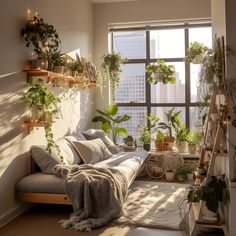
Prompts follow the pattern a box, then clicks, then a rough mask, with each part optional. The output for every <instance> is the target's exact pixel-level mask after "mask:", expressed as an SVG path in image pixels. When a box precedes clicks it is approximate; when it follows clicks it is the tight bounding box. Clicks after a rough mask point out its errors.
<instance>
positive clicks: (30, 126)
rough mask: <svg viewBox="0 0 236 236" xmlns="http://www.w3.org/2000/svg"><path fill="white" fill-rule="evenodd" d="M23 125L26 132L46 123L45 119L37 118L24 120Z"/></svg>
mask: <svg viewBox="0 0 236 236" xmlns="http://www.w3.org/2000/svg"><path fill="white" fill-rule="evenodd" d="M24 123H25V127H26V128H27V131H28V134H30V132H31V131H32V130H33V129H34V128H39V127H44V126H45V125H46V124H47V121H38V120H33V119H31V120H25V121H24Z"/></svg>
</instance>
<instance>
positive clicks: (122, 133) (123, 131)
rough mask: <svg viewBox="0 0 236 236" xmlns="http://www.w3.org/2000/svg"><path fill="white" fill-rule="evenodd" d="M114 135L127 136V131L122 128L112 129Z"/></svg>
mask: <svg viewBox="0 0 236 236" xmlns="http://www.w3.org/2000/svg"><path fill="white" fill-rule="evenodd" d="M114 133H115V134H116V135H117V134H120V135H123V136H125V135H127V131H126V128H123V127H115V128H114Z"/></svg>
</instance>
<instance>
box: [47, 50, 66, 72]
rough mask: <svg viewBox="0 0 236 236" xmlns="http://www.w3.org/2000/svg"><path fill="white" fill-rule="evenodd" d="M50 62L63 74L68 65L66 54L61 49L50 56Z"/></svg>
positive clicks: (55, 70)
mask: <svg viewBox="0 0 236 236" xmlns="http://www.w3.org/2000/svg"><path fill="white" fill-rule="evenodd" d="M50 64H51V65H52V68H53V71H54V72H55V73H58V74H63V73H64V69H65V65H66V59H65V54H64V53H61V52H60V51H56V52H53V53H52V54H51V56H50Z"/></svg>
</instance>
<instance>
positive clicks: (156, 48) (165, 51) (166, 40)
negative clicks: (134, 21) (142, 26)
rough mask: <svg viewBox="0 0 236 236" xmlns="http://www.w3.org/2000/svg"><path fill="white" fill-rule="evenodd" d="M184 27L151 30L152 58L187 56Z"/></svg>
mask: <svg viewBox="0 0 236 236" xmlns="http://www.w3.org/2000/svg"><path fill="white" fill-rule="evenodd" d="M184 42H185V41H184V29H170V30H169V29H168V30H154V31H150V56H151V58H176V57H177V58H178V57H184V56H185V43H184Z"/></svg>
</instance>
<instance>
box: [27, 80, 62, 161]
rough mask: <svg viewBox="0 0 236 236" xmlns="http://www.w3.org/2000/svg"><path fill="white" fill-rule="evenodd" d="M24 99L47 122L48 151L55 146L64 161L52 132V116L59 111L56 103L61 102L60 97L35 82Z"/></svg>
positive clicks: (45, 129) (40, 119)
mask: <svg viewBox="0 0 236 236" xmlns="http://www.w3.org/2000/svg"><path fill="white" fill-rule="evenodd" d="M23 101H24V102H25V103H26V104H27V105H29V107H31V108H33V109H35V110H36V112H37V113H38V119H39V121H42V120H43V121H45V122H46V124H45V126H44V131H45V137H46V139H47V151H48V152H49V153H51V148H52V147H55V148H56V149H57V151H58V154H59V156H60V157H61V161H62V162H63V156H62V155H61V152H60V149H59V147H58V146H57V145H56V144H55V142H54V140H53V133H52V122H53V121H52V118H53V116H54V117H55V114H56V113H57V112H58V108H57V107H56V105H57V104H58V103H60V99H59V98H57V97H55V96H54V95H53V94H52V92H51V91H49V90H48V89H47V88H46V87H44V86H43V85H41V84H33V85H31V86H30V87H29V89H28V91H27V92H26V93H25V94H24V95H23Z"/></svg>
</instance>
